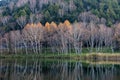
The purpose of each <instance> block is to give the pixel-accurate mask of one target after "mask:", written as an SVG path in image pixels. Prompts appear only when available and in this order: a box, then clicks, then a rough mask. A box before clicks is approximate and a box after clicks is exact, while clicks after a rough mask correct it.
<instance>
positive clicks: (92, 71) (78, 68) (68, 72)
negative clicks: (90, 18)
mask: <svg viewBox="0 0 120 80" xmlns="http://www.w3.org/2000/svg"><path fill="white" fill-rule="evenodd" d="M0 80H120V65H114V64H112V65H101V64H97V65H92V64H85V63H81V62H67V61H43V60H13V61H10V60H9V61H6V60H0Z"/></svg>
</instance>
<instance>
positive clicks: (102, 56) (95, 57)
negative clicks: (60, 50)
mask: <svg viewBox="0 0 120 80" xmlns="http://www.w3.org/2000/svg"><path fill="white" fill-rule="evenodd" d="M0 58H1V59H6V58H11V59H19V58H20V59H34V58H35V59H67V60H69V59H71V60H90V61H120V54H119V53H115V54H111V53H89V54H88V53H87V54H29V55H26V54H18V55H16V54H10V55H0Z"/></svg>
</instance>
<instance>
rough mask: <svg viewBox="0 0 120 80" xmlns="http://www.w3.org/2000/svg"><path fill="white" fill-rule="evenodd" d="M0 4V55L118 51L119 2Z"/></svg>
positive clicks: (77, 0)
mask: <svg viewBox="0 0 120 80" xmlns="http://www.w3.org/2000/svg"><path fill="white" fill-rule="evenodd" d="M0 4H1V5H0V6H1V7H0V47H1V53H2V52H4V51H8V52H11V53H17V52H18V51H19V52H20V51H24V52H25V53H26V54H27V53H29V52H33V53H45V52H46V51H50V53H55V52H57V53H82V51H83V50H84V49H86V51H88V52H93V51H96V52H101V51H104V49H106V50H107V49H108V51H110V52H114V51H117V50H119V49H120V24H119V21H120V1H119V0H95V1H92V0H11V1H9V0H5V1H0ZM6 49H7V50H6Z"/></svg>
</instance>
